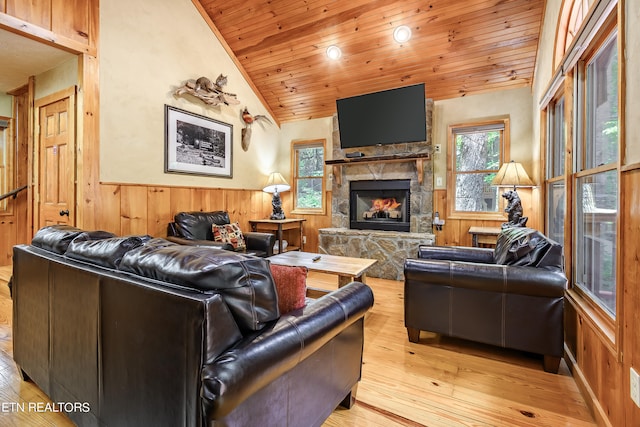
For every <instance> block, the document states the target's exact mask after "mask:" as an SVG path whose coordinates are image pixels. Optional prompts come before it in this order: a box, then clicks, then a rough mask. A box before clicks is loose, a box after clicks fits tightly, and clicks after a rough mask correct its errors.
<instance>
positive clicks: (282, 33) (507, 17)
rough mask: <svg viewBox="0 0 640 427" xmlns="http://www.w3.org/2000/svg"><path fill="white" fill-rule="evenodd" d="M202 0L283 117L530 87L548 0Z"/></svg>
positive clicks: (290, 118) (205, 10)
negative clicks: (400, 34) (364, 97)
mask: <svg viewBox="0 0 640 427" xmlns="http://www.w3.org/2000/svg"><path fill="white" fill-rule="evenodd" d="M195 1H199V3H200V7H201V11H202V12H203V13H204V14H206V15H208V17H209V18H210V19H211V21H212V22H213V24H214V25H215V28H216V29H217V31H218V32H219V35H221V36H222V37H223V38H224V40H225V42H226V43H227V44H228V48H229V49H230V50H231V51H232V53H233V55H235V57H236V58H237V61H239V63H240V64H241V65H242V67H243V68H244V70H245V72H246V74H247V75H248V77H249V78H250V80H251V81H252V83H253V84H254V85H255V87H256V88H257V90H258V91H259V92H260V94H261V96H262V97H263V99H264V100H265V102H266V103H267V104H268V108H269V109H270V110H271V113H272V114H273V115H274V116H275V118H276V120H278V121H280V122H289V121H296V120H303V119H308V118H318V117H327V116H331V115H332V114H333V113H335V109H336V107H335V101H336V99H338V98H344V97H349V96H354V95H359V94H363V93H369V92H376V91H379V90H385V89H391V88H396V87H401V86H407V85H410V84H415V83H421V82H424V83H425V84H426V96H427V97H428V98H432V99H434V100H441V99H448V98H455V97H461V96H465V95H469V94H478V93H484V92H489V91H495V90H503V89H510V88H517V87H523V86H530V85H531V81H532V78H533V72H534V65H535V60H536V53H537V47H538V37H539V32H540V26H541V21H542V16H543V13H544V0H431V1H424V0H423V1H418V0H403V1H400V0H348V1H345V0H333V1H330V0H195ZM195 1H194V2H195ZM399 25H406V26H408V27H410V28H411V30H412V34H413V35H412V38H411V39H410V40H409V41H408V42H406V43H403V44H399V43H397V42H395V41H394V40H393V37H392V33H393V30H394V28H395V27H397V26H399ZM330 45H336V46H339V47H340V49H341V50H342V57H341V58H340V59H338V60H330V59H328V58H327V56H326V49H327V47H329V46H330Z"/></svg>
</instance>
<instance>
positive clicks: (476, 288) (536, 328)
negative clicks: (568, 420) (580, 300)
mask: <svg viewBox="0 0 640 427" xmlns="http://www.w3.org/2000/svg"><path fill="white" fill-rule="evenodd" d="M404 275H405V289H404V290H405V295H404V296H405V326H406V328H407V333H408V335H409V341H411V342H418V341H419V339H420V331H421V330H425V331H431V332H435V333H438V334H443V335H446V336H452V337H458V338H463V339H468V340H472V341H477V342H482V343H485V344H491V345H496V346H500V347H505V348H512V349H516V350H522V351H527V352H532V353H537V354H542V355H544V369H545V371H547V372H554V373H557V372H558V367H559V365H560V359H561V358H562V356H563V354H564V327H563V316H564V293H565V287H566V282H567V279H566V276H565V274H564V271H563V255H562V247H561V246H560V245H559V244H558V243H556V242H554V241H552V240H550V239H548V238H546V237H545V236H544V235H543V234H541V233H539V232H538V231H536V230H532V229H529V228H510V229H506V230H503V231H502V232H501V233H500V235H499V236H498V242H497V245H496V248H495V250H493V249H484V248H468V247H438V246H421V247H420V248H419V252H418V258H417V259H407V260H406V261H405V266H404Z"/></svg>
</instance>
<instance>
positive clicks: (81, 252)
mask: <svg viewBox="0 0 640 427" xmlns="http://www.w3.org/2000/svg"><path fill="white" fill-rule="evenodd" d="M150 239H151V236H125V237H109V238H106V239H99V240H91V239H90V236H88V235H87V233H82V234H80V235H79V236H77V237H76V238H75V239H73V240H72V241H71V243H70V244H69V247H68V248H67V250H66V252H65V255H66V256H68V257H69V258H73V259H77V260H80V261H84V262H89V263H92V264H96V265H100V266H102V267H107V268H114V269H115V268H118V265H119V264H120V261H121V260H122V257H123V255H124V254H125V253H127V252H128V251H130V250H131V249H134V248H137V247H138V246H140V245H142V244H143V243H144V242H147V241H149V240H150Z"/></svg>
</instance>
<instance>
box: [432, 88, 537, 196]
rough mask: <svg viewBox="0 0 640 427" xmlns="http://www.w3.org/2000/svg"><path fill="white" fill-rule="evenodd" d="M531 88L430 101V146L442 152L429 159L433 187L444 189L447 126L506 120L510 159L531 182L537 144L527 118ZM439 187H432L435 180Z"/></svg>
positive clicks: (529, 115) (530, 100)
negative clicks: (523, 171)
mask: <svg viewBox="0 0 640 427" xmlns="http://www.w3.org/2000/svg"><path fill="white" fill-rule="evenodd" d="M531 105H532V99H531V89H529V88H520V89H511V90H503V91H497V92H491V93H487V94H480V95H467V96H465V97H461V98H452V99H447V100H442V101H435V102H434V111H433V144H434V145H435V144H440V146H441V150H442V153H441V154H434V156H433V173H434V188H435V189H443V188H445V187H446V175H447V127H448V126H449V125H452V124H460V123H468V122H474V121H482V120H487V119H494V118H502V117H508V118H509V123H510V127H511V135H510V137H511V159H512V160H516V161H518V162H521V163H522V164H523V166H524V168H525V169H526V170H527V173H529V175H530V176H531V179H533V180H534V182H537V181H538V180H537V177H536V176H534V175H533V173H532V172H533V154H532V153H533V152H535V151H536V150H539V148H537V147H539V141H537V140H535V141H534V139H533V129H532V122H531V116H532V114H533V112H532V110H531ZM438 177H440V178H442V185H438V186H436V185H435V183H437V182H438V181H437V178H438Z"/></svg>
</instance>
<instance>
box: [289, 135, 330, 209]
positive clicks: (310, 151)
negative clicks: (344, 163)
mask: <svg viewBox="0 0 640 427" xmlns="http://www.w3.org/2000/svg"><path fill="white" fill-rule="evenodd" d="M324 145H325V144H324V140H316V141H302V142H294V143H293V150H292V153H293V168H292V169H293V191H294V202H293V203H294V206H293V210H294V212H298V213H324Z"/></svg>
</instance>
